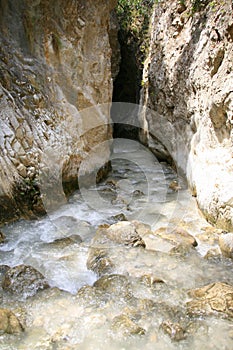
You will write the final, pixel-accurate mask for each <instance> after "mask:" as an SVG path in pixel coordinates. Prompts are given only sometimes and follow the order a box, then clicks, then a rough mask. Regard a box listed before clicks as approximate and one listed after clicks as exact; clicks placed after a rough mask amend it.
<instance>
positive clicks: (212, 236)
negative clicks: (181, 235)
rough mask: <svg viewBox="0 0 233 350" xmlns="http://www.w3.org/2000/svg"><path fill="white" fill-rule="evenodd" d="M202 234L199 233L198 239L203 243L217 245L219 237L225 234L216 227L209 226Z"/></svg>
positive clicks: (202, 229) (203, 229)
mask: <svg viewBox="0 0 233 350" xmlns="http://www.w3.org/2000/svg"><path fill="white" fill-rule="evenodd" d="M201 231H202V232H201V233H198V234H197V235H196V237H197V238H198V239H199V240H200V241H202V242H207V243H208V244H211V245H212V244H216V243H218V240H219V236H220V234H221V233H222V232H223V230H221V229H217V228H216V227H212V226H207V227H202V228H201Z"/></svg>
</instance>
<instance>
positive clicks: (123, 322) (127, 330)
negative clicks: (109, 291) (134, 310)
mask: <svg viewBox="0 0 233 350" xmlns="http://www.w3.org/2000/svg"><path fill="white" fill-rule="evenodd" d="M112 329H113V330H114V331H117V332H120V333H121V334H123V335H124V336H129V335H144V334H145V333H146V331H145V329H143V328H142V327H140V326H138V325H137V324H136V323H135V322H133V321H132V320H131V319H130V317H129V316H127V315H124V314H122V315H119V316H116V317H114V319H113V321H112Z"/></svg>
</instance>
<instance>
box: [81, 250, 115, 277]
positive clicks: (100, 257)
mask: <svg viewBox="0 0 233 350" xmlns="http://www.w3.org/2000/svg"><path fill="white" fill-rule="evenodd" d="M87 268H88V270H92V271H94V272H95V273H96V274H97V275H98V276H102V275H104V274H106V273H110V272H111V271H112V270H113V268H114V264H113V262H112V260H111V259H110V257H109V256H108V251H107V249H99V248H90V249H89V255H88V259H87Z"/></svg>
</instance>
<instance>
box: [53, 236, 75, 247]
mask: <svg viewBox="0 0 233 350" xmlns="http://www.w3.org/2000/svg"><path fill="white" fill-rule="evenodd" d="M81 242H82V239H81V237H80V236H79V235H71V236H68V237H63V238H58V239H55V240H54V241H53V242H50V243H49V245H50V246H51V247H55V248H65V247H67V246H68V245H71V244H75V243H81Z"/></svg>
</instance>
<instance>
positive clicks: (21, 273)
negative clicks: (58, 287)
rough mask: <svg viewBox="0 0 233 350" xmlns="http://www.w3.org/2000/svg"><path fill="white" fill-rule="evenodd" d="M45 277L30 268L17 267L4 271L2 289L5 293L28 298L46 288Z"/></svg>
mask: <svg viewBox="0 0 233 350" xmlns="http://www.w3.org/2000/svg"><path fill="white" fill-rule="evenodd" d="M48 287H49V285H48V282H47V281H46V279H45V277H44V276H43V275H42V274H41V273H40V272H39V271H37V270H36V269H35V268H33V267H32V266H27V265H18V266H15V267H12V268H10V269H8V270H7V271H6V274H5V276H4V278H3V281H2V288H3V290H4V291H6V292H10V293H12V294H17V295H21V296H23V297H29V296H33V295H34V294H36V292H37V291H38V290H41V289H45V288H48Z"/></svg>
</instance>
